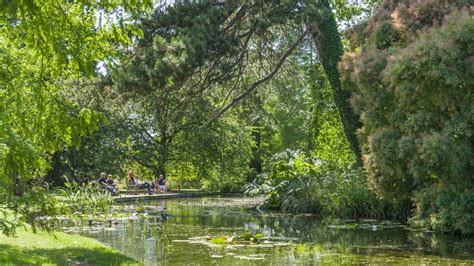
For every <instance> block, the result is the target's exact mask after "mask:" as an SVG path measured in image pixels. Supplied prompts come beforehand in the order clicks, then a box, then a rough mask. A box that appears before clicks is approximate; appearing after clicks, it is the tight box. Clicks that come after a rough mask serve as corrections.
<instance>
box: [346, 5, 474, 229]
mask: <svg viewBox="0 0 474 266" xmlns="http://www.w3.org/2000/svg"><path fill="white" fill-rule="evenodd" d="M469 7H470V2H469V1H456V2H452V1H425V2H423V3H419V4H418V3H413V2H412V1H396V2H390V1H387V2H386V3H385V4H384V5H383V7H382V9H381V10H380V11H379V12H378V13H377V15H375V16H374V17H373V18H371V19H370V20H369V21H367V23H364V24H363V25H361V27H359V28H357V29H355V30H354V32H355V35H356V36H355V38H354V40H356V41H358V45H357V44H356V45H354V46H355V47H357V46H359V47H358V48H357V50H354V51H348V52H347V53H346V54H345V56H344V60H343V62H342V63H341V66H340V68H341V71H342V72H343V73H344V74H343V80H344V83H345V84H346V85H347V87H351V88H353V89H354V97H353V99H352V100H353V104H354V107H355V109H356V110H357V112H358V114H359V115H360V116H361V117H362V118H363V119H362V122H363V125H364V127H363V130H362V131H361V133H362V134H361V135H362V136H363V140H364V141H363V144H364V148H363V151H364V165H365V167H366V169H367V170H368V173H369V181H370V184H371V186H372V187H373V189H374V190H375V191H376V192H377V193H378V194H379V195H380V196H382V197H385V198H389V199H396V200H398V201H400V202H405V203H406V204H410V202H413V203H414V205H415V206H416V208H415V209H414V218H413V219H412V223H413V224H418V225H422V226H429V227H431V228H434V229H436V230H440V231H445V232H461V233H466V234H471V233H473V232H474V227H473V226H472V224H473V222H474V221H473V216H472V215H471V214H472V212H473V208H474V205H473V202H474V200H473V195H474V187H473V184H474V183H473V182H472V181H473V173H474V171H473V170H474V169H473V167H474V165H473V162H472V158H473V157H474V154H473V151H474V147H473V144H474V142H473V137H472V136H473V132H472V130H473V128H472V125H473V122H474V117H473V112H472V110H473V108H474V105H473V103H474V98H473V97H474V95H473V91H472V88H473V86H474V83H473V80H474V79H473V71H472V70H473V69H472V56H473V51H474V50H473V49H474V48H473V45H472V44H473V43H474V39H473V38H474V28H473V19H472V10H470V9H469ZM415 14H416V16H415Z"/></svg>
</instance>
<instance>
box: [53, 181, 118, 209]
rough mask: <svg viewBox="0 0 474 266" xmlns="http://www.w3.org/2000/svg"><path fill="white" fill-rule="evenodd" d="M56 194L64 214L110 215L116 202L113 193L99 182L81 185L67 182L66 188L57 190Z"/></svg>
mask: <svg viewBox="0 0 474 266" xmlns="http://www.w3.org/2000/svg"><path fill="white" fill-rule="evenodd" d="M54 195H55V196H56V197H58V199H59V200H60V201H61V204H60V205H61V206H59V209H60V213H61V214H64V215H68V216H71V215H94V216H95V215H97V214H103V215H108V214H110V213H111V210H112V206H113V204H114V203H115V202H114V199H113V197H112V195H111V194H110V192H108V191H107V190H106V189H101V187H100V186H99V185H98V184H95V183H89V184H86V185H81V184H78V183H73V182H69V181H68V182H66V183H65V186H64V188H58V189H56V190H55V192H54Z"/></svg>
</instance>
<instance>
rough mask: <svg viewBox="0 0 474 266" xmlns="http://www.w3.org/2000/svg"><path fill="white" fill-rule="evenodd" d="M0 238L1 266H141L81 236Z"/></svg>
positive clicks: (26, 234)
mask: <svg viewBox="0 0 474 266" xmlns="http://www.w3.org/2000/svg"><path fill="white" fill-rule="evenodd" d="M17 233H18V234H17V237H14V238H13V237H6V236H4V235H2V234H0V265H141V264H140V263H138V262H136V261H135V260H133V259H131V258H129V257H127V256H125V255H122V254H120V253H119V252H118V251H116V250H114V249H113V248H111V247H108V246H105V245H103V244H101V243H99V242H98V241H96V240H94V239H91V238H87V237H82V236H79V235H69V234H65V233H60V232H56V233H55V234H54V236H53V235H50V234H48V233H45V232H39V233H37V234H34V233H32V232H31V231H25V230H18V232H17Z"/></svg>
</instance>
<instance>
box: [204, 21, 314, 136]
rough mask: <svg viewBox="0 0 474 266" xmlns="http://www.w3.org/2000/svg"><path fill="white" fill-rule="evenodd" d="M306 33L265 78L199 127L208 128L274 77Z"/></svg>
mask: <svg viewBox="0 0 474 266" xmlns="http://www.w3.org/2000/svg"><path fill="white" fill-rule="evenodd" d="M307 33H308V31H307V30H306V31H305V32H303V33H302V34H301V35H300V36H299V37H298V39H297V40H296V41H295V42H294V43H293V44H292V45H291V46H290V47H289V48H288V49H287V50H286V51H285V53H284V54H283V55H282V56H281V57H280V60H278V63H277V64H276V65H275V67H274V68H273V70H272V71H271V72H270V73H268V74H267V75H266V76H265V77H263V78H261V79H259V80H257V81H256V82H254V83H252V85H250V86H249V87H248V88H247V90H245V91H244V92H243V93H242V94H240V95H239V96H237V97H235V98H233V99H232V101H230V103H228V104H227V105H226V106H224V107H223V108H221V109H220V110H218V111H216V112H215V113H214V115H213V116H211V117H210V118H209V119H208V120H207V121H206V123H204V124H203V125H202V126H201V127H207V126H209V125H210V124H211V123H212V122H214V121H215V120H217V119H218V118H219V117H220V116H221V115H223V114H224V113H225V112H226V111H227V110H229V109H230V108H231V107H232V106H234V105H235V104H237V103H238V102H239V101H240V100H242V99H243V98H245V97H246V96H247V95H249V94H250V93H251V92H252V91H254V90H255V89H256V88H257V87H258V86H259V85H260V84H262V83H265V82H266V81H268V80H270V79H271V78H272V77H273V76H275V75H276V74H277V73H278V71H279V70H280V68H281V66H282V65H283V63H284V62H285V61H286V58H287V57H288V56H289V55H290V54H291V53H292V52H293V51H294V50H295V49H296V48H297V47H298V46H299V45H300V43H301V42H302V41H303V39H304V37H305V36H306V34H307Z"/></svg>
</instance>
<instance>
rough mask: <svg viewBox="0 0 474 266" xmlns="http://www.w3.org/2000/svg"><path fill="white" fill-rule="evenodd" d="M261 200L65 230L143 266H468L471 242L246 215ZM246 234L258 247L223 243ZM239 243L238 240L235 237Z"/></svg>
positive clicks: (180, 203) (178, 202) (217, 201)
mask: <svg viewBox="0 0 474 266" xmlns="http://www.w3.org/2000/svg"><path fill="white" fill-rule="evenodd" d="M257 201H258V200H256V199H240V198H219V197H213V198H193V199H167V200H156V201H142V202H133V203H124V204H123V205H121V206H119V209H121V210H122V211H130V212H136V211H137V210H138V213H133V215H134V216H135V217H136V219H132V220H127V221H124V222H120V223H116V224H115V223H112V224H110V225H106V226H101V225H92V226H88V225H85V226H81V227H75V228H74V227H65V228H64V230H65V231H67V232H79V233H80V234H83V235H86V236H89V237H92V238H95V239H98V240H99V241H101V242H103V243H105V244H107V245H110V246H113V247H115V248H116V249H118V250H120V251H121V252H122V253H123V254H126V255H128V256H130V257H132V258H134V259H136V260H138V261H141V262H143V263H144V264H146V265H159V264H166V265H170V264H178V265H189V264H195V265H208V264H216V265H225V264H227V265H270V264H271V265H275V264H278V265H294V264H305V265H306V264H416V265H418V264H466V265H474V239H473V238H463V237H460V236H446V235H437V234H434V233H430V232H420V231H411V230H409V229H408V228H406V227H405V226H403V225H400V224H396V223H390V222H383V221H371V220H362V221H357V222H355V221H344V223H342V224H341V223H339V224H337V225H330V224H329V225H328V223H323V222H322V221H321V220H320V219H318V217H316V216H313V215H289V214H281V213H275V212H266V211H263V212H262V211H259V210H257V209H256V208H249V207H250V206H253V205H255V204H257ZM245 232H249V233H252V234H256V233H259V234H261V235H263V237H261V238H259V239H258V241H256V239H255V240H254V241H235V242H231V243H225V242H222V243H219V242H217V243H216V241H214V239H216V238H217V237H224V239H225V240H226V241H227V240H229V241H230V239H231V238H232V236H239V235H241V234H243V233H245ZM234 238H235V237H234Z"/></svg>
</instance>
